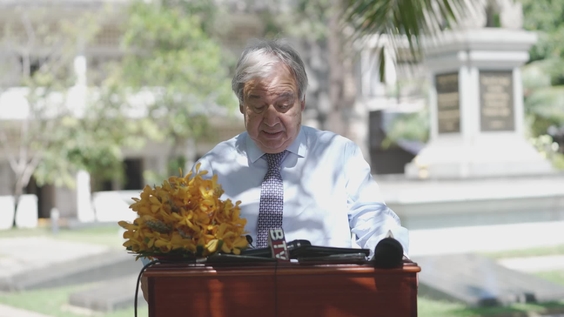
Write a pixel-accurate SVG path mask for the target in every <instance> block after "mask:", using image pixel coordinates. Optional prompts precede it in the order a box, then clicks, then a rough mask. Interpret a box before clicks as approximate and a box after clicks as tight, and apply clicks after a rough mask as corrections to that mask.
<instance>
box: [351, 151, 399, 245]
mask: <svg viewBox="0 0 564 317" xmlns="http://www.w3.org/2000/svg"><path fill="white" fill-rule="evenodd" d="M345 153H346V154H345V164H344V172H345V177H346V179H347V181H346V190H347V196H348V201H347V205H348V208H349V210H348V217H349V225H350V227H351V232H352V233H353V235H354V238H355V239H356V244H357V245H359V246H360V247H361V248H365V249H369V250H370V256H372V254H373V253H374V248H375V247H376V245H377V244H378V242H379V241H380V240H382V239H383V238H385V237H387V236H388V235H389V232H391V233H392V235H393V237H394V238H395V239H396V240H398V241H399V242H400V243H401V245H402V247H403V252H404V254H405V255H406V256H407V255H408V254H409V232H408V230H407V229H406V228H404V227H402V226H401V221H400V219H399V217H398V216H397V215H396V214H395V213H394V212H393V211H392V210H391V209H390V208H389V207H388V206H387V205H386V203H385V202H384V200H383V197H382V194H381V192H380V188H379V186H378V184H377V183H376V181H375V180H374V178H373V177H372V174H371V172H370V165H368V163H367V162H366V160H365V159H364V156H363V155H362V152H361V151H360V149H359V147H358V146H357V145H356V144H354V143H353V142H350V143H349V144H347V146H346V151H345Z"/></svg>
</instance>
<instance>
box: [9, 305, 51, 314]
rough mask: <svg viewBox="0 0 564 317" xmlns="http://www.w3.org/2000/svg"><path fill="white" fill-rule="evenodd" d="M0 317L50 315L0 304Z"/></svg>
mask: <svg viewBox="0 0 564 317" xmlns="http://www.w3.org/2000/svg"><path fill="white" fill-rule="evenodd" d="M0 317H50V316H47V315H42V314H38V313H35V312H30V311H28V310H23V309H19V308H15V307H10V306H6V305H2V304H0Z"/></svg>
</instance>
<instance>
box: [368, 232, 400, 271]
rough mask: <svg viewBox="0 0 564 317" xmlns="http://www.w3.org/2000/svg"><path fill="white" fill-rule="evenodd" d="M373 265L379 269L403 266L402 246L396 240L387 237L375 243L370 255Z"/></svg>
mask: <svg viewBox="0 0 564 317" xmlns="http://www.w3.org/2000/svg"><path fill="white" fill-rule="evenodd" d="M372 262H373V263H374V266H375V267H376V268H379V269H393V268H399V267H402V266H403V247H402V246H401V243H399V241H398V240H396V239H394V238H391V237H387V238H384V239H382V240H380V242H378V244H377V245H376V247H375V248H374V256H373V257H372Z"/></svg>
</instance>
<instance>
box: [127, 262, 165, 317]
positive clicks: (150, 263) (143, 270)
mask: <svg viewBox="0 0 564 317" xmlns="http://www.w3.org/2000/svg"><path fill="white" fill-rule="evenodd" d="M158 263H161V262H160V261H159V260H153V261H151V262H149V263H147V264H145V265H144V266H143V268H142V269H141V272H139V276H137V285H136V287H135V301H134V308H133V309H134V314H135V315H134V316H135V317H137V296H139V283H140V282H141V276H143V273H144V272H145V270H146V269H147V268H148V267H149V266H152V265H155V264H158Z"/></svg>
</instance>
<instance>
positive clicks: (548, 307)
mask: <svg viewBox="0 0 564 317" xmlns="http://www.w3.org/2000/svg"><path fill="white" fill-rule="evenodd" d="M30 236H39V237H51V238H54V239H61V240H69V241H77V242H84V243H94V244H102V245H107V246H112V247H116V248H123V247H122V246H121V243H122V242H123V240H122V238H121V236H120V234H119V226H118V225H117V224H115V225H111V224H110V225H104V226H97V227H90V228H83V229H73V230H70V229H63V228H62V229H60V231H59V233H58V234H57V235H53V233H52V232H51V229H50V228H47V227H43V228H36V229H25V230H24V229H17V230H15V229H14V230H5V231H0V239H2V238H10V237H30ZM124 252H125V249H124ZM556 254H564V245H562V246H555V247H550V248H536V249H525V250H516V251H507V252H497V253H490V254H485V255H486V256H489V257H491V258H495V259H500V258H505V257H525V256H539V255H556ZM536 275H537V276H539V277H542V278H545V279H548V280H550V281H553V282H556V283H559V284H562V285H564V271H551V272H541V273H537V274H536ZM90 286H93V285H92V284H88V285H75V286H66V287H60V288H51V289H46V290H32V291H25V292H19V293H18V292H16V293H0V303H1V304H5V305H10V306H13V307H18V308H22V309H27V310H31V311H35V312H38V313H41V314H45V315H48V316H51V317H84V316H85V314H84V313H83V312H82V313H81V312H78V311H76V310H74V309H72V308H69V306H68V298H69V296H70V294H71V293H73V292H75V291H78V290H81V289H84V288H86V287H90ZM554 312H560V313H564V301H562V302H558V303H548V304H543V305H533V304H519V305H511V306H509V307H496V308H472V307H467V306H466V305H464V304H461V303H453V302H447V301H440V300H434V299H429V298H426V297H424V296H419V297H418V315H419V316H420V317H501V316H503V317H509V316H511V317H521V316H522V317H525V316H531V315H534V314H547V313H554ZM147 315H148V312H147V306H146V305H144V306H141V307H140V308H139V310H138V315H137V316H139V317H141V316H142V317H145V316H147ZM86 316H88V315H86ZM89 316H97V317H134V310H133V307H132V308H129V309H124V310H119V311H115V312H112V313H96V314H94V315H89Z"/></svg>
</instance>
